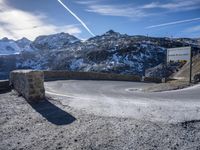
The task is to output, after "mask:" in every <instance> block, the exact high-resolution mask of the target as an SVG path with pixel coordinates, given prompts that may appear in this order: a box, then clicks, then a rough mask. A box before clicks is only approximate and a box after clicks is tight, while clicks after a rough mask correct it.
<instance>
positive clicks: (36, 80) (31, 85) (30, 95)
mask: <svg viewBox="0 0 200 150" xmlns="http://www.w3.org/2000/svg"><path fill="white" fill-rule="evenodd" d="M10 85H12V87H13V88H14V89H15V90H16V91H17V92H18V93H19V94H20V95H22V96H23V97H24V98H25V99H26V100H27V101H30V102H32V101H34V102H35V101H39V100H43V99H44V98H45V90H44V73H43V71H33V70H15V71H12V72H11V73H10Z"/></svg>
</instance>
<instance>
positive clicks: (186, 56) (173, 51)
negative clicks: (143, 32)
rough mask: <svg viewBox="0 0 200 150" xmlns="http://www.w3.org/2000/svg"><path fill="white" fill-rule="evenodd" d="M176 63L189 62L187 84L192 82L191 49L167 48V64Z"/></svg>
mask: <svg viewBox="0 0 200 150" xmlns="http://www.w3.org/2000/svg"><path fill="white" fill-rule="evenodd" d="M171 61H172V62H177V61H187V62H190V71H189V74H190V77H189V82H190V83H191V81H192V52H191V47H179V48H169V49H167V63H168V62H171Z"/></svg>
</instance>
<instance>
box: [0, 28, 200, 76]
mask: <svg viewBox="0 0 200 150" xmlns="http://www.w3.org/2000/svg"><path fill="white" fill-rule="evenodd" d="M6 40H7V42H8V43H7V44H8V46H10V45H9V42H11V46H13V48H15V47H16V52H17V53H14V55H15V54H16V56H15V61H14V62H13V64H12V65H11V64H10V65H11V66H12V67H10V68H9V70H7V69H6V68H5V66H6V62H7V61H8V59H9V57H8V58H6V57H4V58H1V63H2V65H1V66H0V73H1V72H6V73H7V74H8V73H9V71H11V70H13V69H36V70H37V69H40V70H41V69H42V70H68V71H95V72H110V73H120V74H137V75H142V74H143V73H144V69H148V68H152V67H155V66H157V65H159V64H162V63H164V62H165V57H166V49H167V48H171V47H182V46H192V47H193V49H194V51H198V50H200V45H199V41H198V40H195V39H189V38H178V39H175V38H173V39H170V38H166V37H164V38H159V37H147V36H138V35H137V36H130V35H127V34H120V33H119V32H115V31H113V30H109V31H107V32H106V33H104V34H102V35H98V36H95V37H92V38H89V39H87V40H85V41H81V40H80V39H78V38H76V37H75V36H73V35H70V34H68V33H63V32H62V33H57V34H52V35H44V36H39V37H37V38H36V39H35V40H34V41H30V40H28V39H26V38H23V39H21V40H18V41H14V40H10V39H6V38H4V40H3V41H4V42H5V41H6ZM1 42H2V40H0V43H1ZM12 44H13V45H12ZM8 50H10V49H8ZM14 52H15V51H14ZM0 54H1V52H0ZM9 54H11V53H9ZM6 59H7V60H6ZM12 59H13V58H12ZM2 66H4V67H2ZM13 66H15V67H13Z"/></svg>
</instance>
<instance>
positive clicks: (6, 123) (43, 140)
mask: <svg viewBox="0 0 200 150" xmlns="http://www.w3.org/2000/svg"><path fill="white" fill-rule="evenodd" d="M0 149H1V150H10V149H16V150H18V149H20V150H22V149H28V150H32V149H35V150H42V149H48V150H49V149H50V150H51V149H52V150H55V149H63V150H65V149H70V150H79V149H86V150H107V149H109V150H112V149H113V150H118V149H120V150H121V149H123V150H128V149H131V150H157V149H158V150H167V149H170V150H179V149H181V150H184V149H188V150H200V121H198V120H194V121H190V122H182V123H178V124H163V123H159V122H148V121H142V120H135V119H129V118H114V117H100V116H95V115H92V114H86V113H84V112H82V111H80V110H74V109H72V108H70V107H69V106H63V105H61V103H59V101H58V100H56V99H54V100H53V99H52V98H47V100H45V101H43V102H40V103H37V104H29V103H27V102H26V101H25V100H24V99H23V98H22V97H19V96H18V95H17V94H16V93H15V92H14V91H11V92H8V93H4V94H0Z"/></svg>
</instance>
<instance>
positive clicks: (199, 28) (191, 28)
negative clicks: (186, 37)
mask: <svg viewBox="0 0 200 150" xmlns="http://www.w3.org/2000/svg"><path fill="white" fill-rule="evenodd" d="M185 32H189V33H192V32H200V25H198V26H193V27H190V28H187V29H186V30H185Z"/></svg>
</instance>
